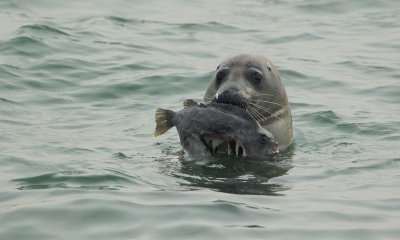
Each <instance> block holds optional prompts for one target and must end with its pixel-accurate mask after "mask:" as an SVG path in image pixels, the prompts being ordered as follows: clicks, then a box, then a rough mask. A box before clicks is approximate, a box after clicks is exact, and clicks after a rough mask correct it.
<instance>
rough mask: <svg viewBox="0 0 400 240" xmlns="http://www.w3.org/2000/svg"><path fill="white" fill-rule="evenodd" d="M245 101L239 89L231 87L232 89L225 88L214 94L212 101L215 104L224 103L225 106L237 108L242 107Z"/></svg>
mask: <svg viewBox="0 0 400 240" xmlns="http://www.w3.org/2000/svg"><path fill="white" fill-rule="evenodd" d="M245 100H246V99H245V98H244V96H243V95H242V94H241V93H240V90H239V88H237V87H235V86H232V87H228V88H225V89H223V90H219V91H218V92H217V93H216V94H215V96H214V98H213V100H212V101H213V102H216V103H225V104H232V105H236V106H239V107H244V106H245Z"/></svg>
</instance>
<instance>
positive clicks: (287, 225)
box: [0, 0, 400, 240]
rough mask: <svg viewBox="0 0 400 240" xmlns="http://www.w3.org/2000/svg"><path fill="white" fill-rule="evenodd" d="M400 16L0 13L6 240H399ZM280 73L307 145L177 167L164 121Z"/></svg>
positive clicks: (156, 9) (165, 4)
mask: <svg viewBox="0 0 400 240" xmlns="http://www.w3.org/2000/svg"><path fill="white" fill-rule="evenodd" d="M399 31H400V4H399V2H398V1H396V0H392V1H390V0H386V1H370V0H367V1H364V0H356V1H351V2H349V1H333V0H303V1H295V0H293V1H289V0H278V1H268V0H264V1H257V0H251V1H234V2H232V1H227V0H222V1H206V0H204V1H193V2H190V4H189V3H187V2H186V1H181V0H173V1H153V0H150V1H123V0H119V1H96V3H94V2H89V1H86V2H82V1H63V2H61V1H50V0H39V1H26V0H25V1H11V0H3V1H0V163H1V164H0V171H1V175H0V238H1V239H41V240H43V239H96V240H100V239H188V238H191V239H228V238H229V239H265V238H270V239H374V240H375V239H399V238H400V230H399V229H400V228H399V226H400V220H399V219H400V210H399V209H400V191H399V187H400V172H399V167H400V148H399V146H400V145H399V142H400V118H399V116H400V108H399V103H400V85H399V81H400V62H399V59H400V58H399V52H400V34H399ZM238 53H256V54H261V55H264V56H268V57H270V58H271V59H272V61H273V62H274V63H275V64H276V65H277V66H278V69H279V72H280V74H281V77H282V79H283V81H284V84H285V86H286V90H287V92H288V96H289V101H290V104H291V107H292V115H293V121H294V131H295V137H294V143H293V145H292V146H291V147H290V149H289V150H288V151H286V152H284V153H282V154H280V155H279V156H277V157H276V158H275V159H274V160H272V161H263V162H257V161H243V160H240V159H236V160H235V159H219V160H217V161H216V162H214V163H210V164H206V165H199V164H196V163H195V162H193V161H186V160H184V159H182V158H181V157H180V156H179V154H176V153H177V152H178V151H179V150H180V146H179V141H178V135H177V133H176V131H169V132H168V133H167V134H165V135H163V136H161V137H159V138H153V137H152V133H153V130H154V110H155V108H156V107H164V108H171V109H180V108H181V105H182V101H183V100H184V99H187V98H193V99H195V100H201V99H202V96H203V94H204V91H205V89H206V87H207V85H208V82H209V81H210V79H211V76H212V74H213V71H214V69H215V68H216V66H217V65H218V64H219V62H220V61H221V60H222V59H224V58H225V57H228V56H232V55H235V54H238Z"/></svg>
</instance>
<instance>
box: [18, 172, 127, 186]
mask: <svg viewBox="0 0 400 240" xmlns="http://www.w3.org/2000/svg"><path fill="white" fill-rule="evenodd" d="M13 181H14V182H16V183H18V184H19V186H18V189H19V190H30V189H49V188H85V189H103V190H118V189H120V188H122V187H123V185H125V184H130V183H132V181H131V180H130V179H128V178H126V177H121V176H118V175H116V174H91V175H90V174H87V175H84V173H83V172H77V171H69V172H60V173H48V174H43V175H39V176H34V177H27V178H19V179H14V180H13Z"/></svg>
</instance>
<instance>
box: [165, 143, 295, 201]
mask: <svg viewBox="0 0 400 240" xmlns="http://www.w3.org/2000/svg"><path fill="white" fill-rule="evenodd" d="M292 155H293V151H292V150H290V151H287V152H286V153H284V154H280V155H278V156H275V157H274V158H271V159H265V160H254V159H243V158H235V157H229V156H220V157H217V158H215V159H213V160H212V161H209V160H205V159H201V160H202V161H198V160H199V159H192V160H191V161H190V160H188V159H186V158H185V157H183V156H182V157H181V159H180V160H181V161H180V162H181V166H180V169H177V171H175V172H173V173H172V175H173V176H175V177H177V178H180V179H183V180H185V183H181V185H184V186H190V187H202V188H210V189H213V190H216V191H221V192H226V193H234V194H256V195H282V194H283V193H282V192H283V191H284V190H288V189H290V187H289V186H285V185H283V184H277V183H269V181H270V179H272V178H276V177H279V176H282V175H285V174H287V172H288V171H289V170H290V169H291V168H292V165H291V159H292Z"/></svg>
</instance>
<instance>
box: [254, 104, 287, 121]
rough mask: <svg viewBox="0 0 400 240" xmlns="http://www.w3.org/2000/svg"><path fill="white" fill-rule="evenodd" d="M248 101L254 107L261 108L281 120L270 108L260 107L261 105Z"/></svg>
mask: <svg viewBox="0 0 400 240" xmlns="http://www.w3.org/2000/svg"><path fill="white" fill-rule="evenodd" d="M248 103H249V104H251V105H253V106H254V107H257V108H259V109H261V110H263V111H265V112H267V113H269V114H271V115H272V116H274V117H276V118H278V119H279V120H281V119H280V118H279V117H278V116H276V115H275V114H274V113H273V112H272V111H271V110H270V109H268V108H266V107H262V106H260V105H257V104H254V103H252V102H248Z"/></svg>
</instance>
